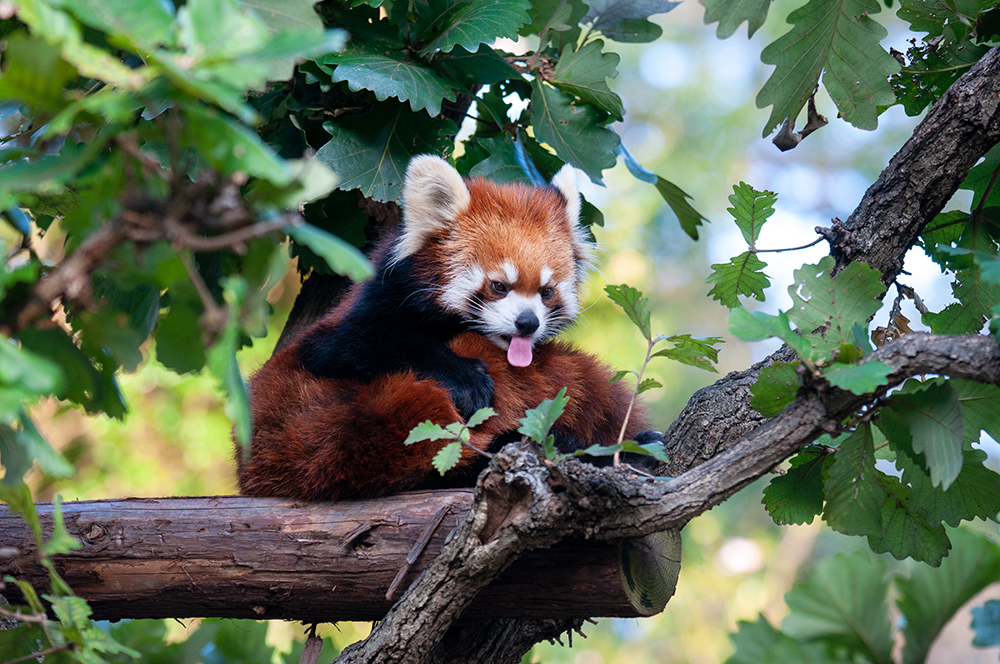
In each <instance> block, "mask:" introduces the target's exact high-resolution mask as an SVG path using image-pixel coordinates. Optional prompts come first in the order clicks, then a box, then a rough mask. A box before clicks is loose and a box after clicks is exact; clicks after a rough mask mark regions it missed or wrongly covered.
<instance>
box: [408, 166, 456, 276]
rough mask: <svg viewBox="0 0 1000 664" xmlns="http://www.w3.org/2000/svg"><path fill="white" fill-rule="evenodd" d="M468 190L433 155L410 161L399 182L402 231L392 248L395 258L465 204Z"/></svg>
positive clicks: (414, 248)
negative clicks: (401, 191) (400, 182)
mask: <svg viewBox="0 0 1000 664" xmlns="http://www.w3.org/2000/svg"><path fill="white" fill-rule="evenodd" d="M469 202H470V197H469V190H468V188H467V187H466V186H465V182H464V181H463V180H462V176H461V175H459V174H458V171H456V170H455V169H454V168H452V167H451V165H450V164H449V163H448V162H447V161H445V160H444V159H442V158H441V157H437V156H434V155H429V154H424V155H419V156H417V157H414V158H413V159H412V160H410V165H409V166H407V168H406V177H405V179H404V181H403V232H402V234H401V235H400V236H399V239H398V240H397V241H396V246H395V247H394V248H393V254H394V258H395V260H402V259H403V258H406V257H407V256H410V255H412V254H415V253H416V252H418V251H420V249H421V248H422V247H423V246H424V244H425V243H426V241H427V238H428V237H430V236H431V235H433V234H434V233H436V232H437V231H439V230H441V229H443V228H444V227H445V226H446V225H447V224H448V223H449V222H451V221H453V220H454V219H455V218H456V217H458V216H459V215H460V214H462V213H463V212H465V210H466V209H467V208H468V207H469Z"/></svg>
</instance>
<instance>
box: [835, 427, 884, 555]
mask: <svg viewBox="0 0 1000 664" xmlns="http://www.w3.org/2000/svg"><path fill="white" fill-rule="evenodd" d="M875 474H876V471H875V445H874V439H873V437H872V432H871V426H870V425H869V424H864V425H862V426H861V427H859V428H858V429H857V431H855V432H854V433H852V434H851V435H850V436H848V437H847V438H846V439H845V440H844V441H843V442H841V443H840V447H839V448H838V449H837V451H836V453H834V455H833V462H832V463H831V464H830V466H829V469H828V471H827V480H826V489H825V491H826V494H825V495H826V507H825V508H824V510H823V520H824V521H826V523H827V524H828V525H829V526H830V527H831V528H833V529H834V530H836V531H837V532H841V533H844V534H845V535H871V534H875V533H879V532H881V531H882V526H883V522H882V501H883V500H884V497H885V496H884V495H883V492H882V488H881V486H880V485H879V484H878V482H877V481H876V479H875Z"/></svg>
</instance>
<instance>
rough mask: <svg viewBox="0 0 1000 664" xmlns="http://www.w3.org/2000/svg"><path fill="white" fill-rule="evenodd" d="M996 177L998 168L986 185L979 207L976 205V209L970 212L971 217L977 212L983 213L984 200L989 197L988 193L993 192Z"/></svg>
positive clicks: (999, 173)
mask: <svg viewBox="0 0 1000 664" xmlns="http://www.w3.org/2000/svg"><path fill="white" fill-rule="evenodd" d="M997 176H1000V166H998V167H997V168H996V170H995V171H993V177H992V178H990V183H989V184H988V185H986V189H984V190H983V197H982V198H981V199H979V205H977V206H976V209H975V210H973V211H972V214H973V215H975V214H976V213H977V212H982V211H983V206H985V205H986V199H988V198H989V197H990V193H991V192H992V191H993V185H994V184H996V181H997Z"/></svg>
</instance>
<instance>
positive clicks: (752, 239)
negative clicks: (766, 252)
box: [726, 182, 778, 251]
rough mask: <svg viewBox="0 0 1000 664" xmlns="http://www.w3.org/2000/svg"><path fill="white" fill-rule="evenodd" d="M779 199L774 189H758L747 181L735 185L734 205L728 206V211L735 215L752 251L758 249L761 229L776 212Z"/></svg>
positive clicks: (732, 195)
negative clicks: (775, 206)
mask: <svg viewBox="0 0 1000 664" xmlns="http://www.w3.org/2000/svg"><path fill="white" fill-rule="evenodd" d="M777 200H778V195H777V194H776V193H774V192H773V191H757V190H756V189H754V188H753V187H751V186H750V185H748V184H747V183H745V182H740V183H739V184H736V185H733V193H732V194H731V195H730V196H729V202H730V203H732V204H733V207H731V208H726V212H728V213H729V214H731V215H733V219H735V220H736V225H737V226H739V229H740V232H741V233H743V239H744V240H746V243H747V246H748V247H750V251H756V250H757V238H758V237H760V229H761V228H763V227H764V224H765V222H767V220H768V218H769V217H770V216H771V215H772V214H774V203H775V201H777Z"/></svg>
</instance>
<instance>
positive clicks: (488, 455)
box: [458, 438, 493, 459]
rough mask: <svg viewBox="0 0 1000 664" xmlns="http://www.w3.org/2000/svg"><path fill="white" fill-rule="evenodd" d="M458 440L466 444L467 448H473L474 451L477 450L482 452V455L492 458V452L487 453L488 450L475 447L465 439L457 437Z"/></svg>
mask: <svg viewBox="0 0 1000 664" xmlns="http://www.w3.org/2000/svg"><path fill="white" fill-rule="evenodd" d="M458 442H460V443H462V444H463V445H465V446H466V447H468V448H469V449H473V450H475V451H477V452H479V453H480V454H482V455H483V456H484V457H486V458H487V459H492V458H493V455H492V454H490V453H489V452H487V451H486V450H481V449H479V448H478V447H476V446H475V445H473V444H472V443H470V442H468V441H467V440H462V439H461V438H459V439H458Z"/></svg>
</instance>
